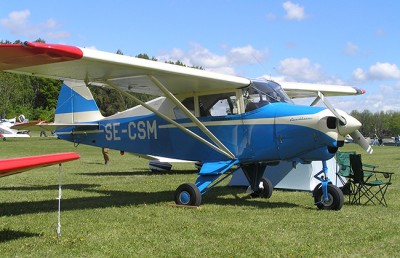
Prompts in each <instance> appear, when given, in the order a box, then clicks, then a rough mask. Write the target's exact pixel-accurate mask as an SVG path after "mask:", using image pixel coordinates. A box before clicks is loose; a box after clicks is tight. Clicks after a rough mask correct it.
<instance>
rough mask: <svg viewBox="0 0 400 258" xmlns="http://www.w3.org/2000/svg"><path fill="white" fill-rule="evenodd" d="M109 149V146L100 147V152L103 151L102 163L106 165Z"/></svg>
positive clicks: (108, 158) (108, 160) (108, 159)
mask: <svg viewBox="0 0 400 258" xmlns="http://www.w3.org/2000/svg"><path fill="white" fill-rule="evenodd" d="M109 151H110V149H109V148H102V149H101V152H102V153H103V157H104V164H105V165H108V164H110V154H109V153H108V152H109Z"/></svg>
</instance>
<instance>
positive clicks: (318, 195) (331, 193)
mask: <svg viewBox="0 0 400 258" xmlns="http://www.w3.org/2000/svg"><path fill="white" fill-rule="evenodd" d="M328 197H329V200H328V201H327V202H324V194H323V192H322V187H320V188H318V189H317V190H316V191H315V193H314V201H315V205H317V207H318V209H320V210H336V211H338V210H340V209H341V208H342V206H343V203H344V197H343V193H342V191H341V190H340V189H339V187H337V186H335V185H332V184H329V185H328Z"/></svg>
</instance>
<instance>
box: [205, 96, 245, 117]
mask: <svg viewBox="0 0 400 258" xmlns="http://www.w3.org/2000/svg"><path fill="white" fill-rule="evenodd" d="M199 102H200V103H199V104H200V116H227V115H235V114H238V108H237V100H236V95H235V93H221V94H213V95H206V96H200V97H199Z"/></svg>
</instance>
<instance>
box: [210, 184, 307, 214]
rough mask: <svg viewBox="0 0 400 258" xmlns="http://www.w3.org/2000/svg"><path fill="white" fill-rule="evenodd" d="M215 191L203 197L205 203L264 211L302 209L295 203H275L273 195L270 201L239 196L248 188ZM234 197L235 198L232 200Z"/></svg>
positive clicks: (226, 188) (220, 188) (223, 188)
mask: <svg viewBox="0 0 400 258" xmlns="http://www.w3.org/2000/svg"><path fill="white" fill-rule="evenodd" d="M214 190H215V191H210V192H209V193H207V194H206V195H204V196H203V201H204V203H208V204H217V205H232V206H253V207H257V208H263V209H271V208H294V207H300V206H299V205H297V204H294V203H288V202H274V196H273V195H272V197H271V198H270V199H263V198H253V197H251V196H249V195H246V196H244V197H242V196H239V194H243V193H244V192H245V191H246V188H242V187H219V188H217V189H214ZM223 196H230V198H224V197H223ZM232 196H233V197H234V198H231V197H232Z"/></svg>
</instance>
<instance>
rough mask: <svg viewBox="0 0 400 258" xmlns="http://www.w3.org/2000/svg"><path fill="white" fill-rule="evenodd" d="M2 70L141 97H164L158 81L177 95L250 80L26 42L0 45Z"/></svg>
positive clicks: (104, 53) (59, 46)
mask: <svg viewBox="0 0 400 258" xmlns="http://www.w3.org/2000/svg"><path fill="white" fill-rule="evenodd" d="M0 70H4V71H12V72H18V73H23V74H28V75H35V76H41V77H49V78H57V79H70V80H71V79H75V80H82V81H87V82H91V83H100V84H101V83H104V82H112V83H114V84H116V85H118V86H119V87H121V88H123V89H125V90H130V91H134V92H139V93H147V94H153V95H158V96H162V95H164V94H163V92H161V91H160V90H159V88H158V87H157V86H156V85H155V84H154V82H153V81H151V80H150V79H149V75H151V76H154V77H156V78H157V79H158V80H159V81H160V82H161V83H162V84H163V85H166V87H167V88H168V91H169V92H171V93H172V94H174V95H177V94H182V93H189V92H190V93H201V92H210V91H212V90H216V89H217V90H224V89H237V88H241V87H245V86H247V85H249V84H250V80H249V79H247V78H242V77H236V76H230V75H223V74H218V73H212V72H208V71H204V70H200V69H194V68H189V67H183V66H178V65H171V64H167V63H162V62H156V61H151V60H145V59H140V58H135V57H130V56H124V55H118V54H112V53H107V52H102V51H98V50H93V49H86V48H79V47H73V46H65V45H57V44H43V43H31V42H25V43H24V44H22V45H16V44H13V45H12V44H4V45H0Z"/></svg>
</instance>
